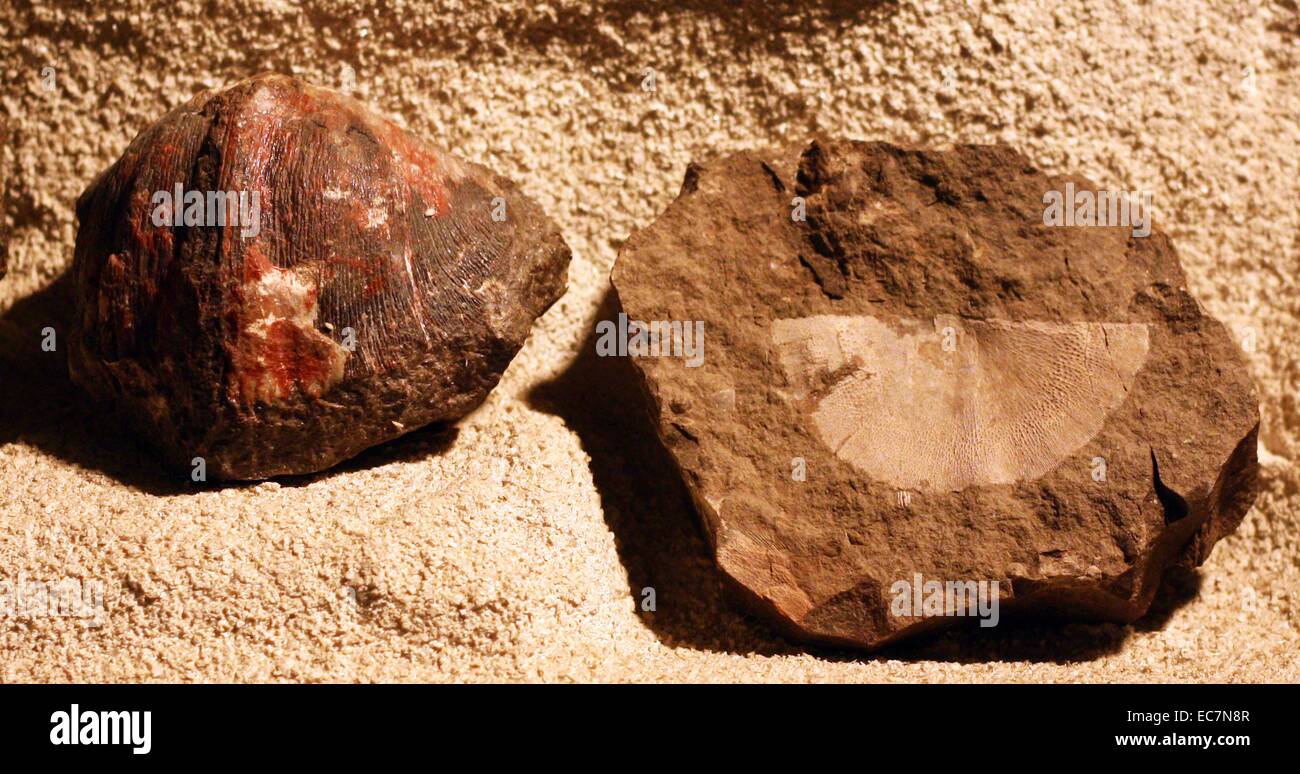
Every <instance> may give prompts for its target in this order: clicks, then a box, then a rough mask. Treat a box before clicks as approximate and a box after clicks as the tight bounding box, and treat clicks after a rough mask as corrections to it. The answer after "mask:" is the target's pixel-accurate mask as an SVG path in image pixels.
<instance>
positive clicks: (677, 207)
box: [613, 139, 1259, 647]
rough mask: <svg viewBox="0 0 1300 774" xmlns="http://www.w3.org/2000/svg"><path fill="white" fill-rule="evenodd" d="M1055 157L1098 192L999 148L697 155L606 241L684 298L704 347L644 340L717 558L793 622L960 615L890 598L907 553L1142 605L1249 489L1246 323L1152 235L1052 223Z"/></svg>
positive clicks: (1120, 605)
mask: <svg viewBox="0 0 1300 774" xmlns="http://www.w3.org/2000/svg"><path fill="white" fill-rule="evenodd" d="M1067 183H1072V184H1073V185H1074V187H1075V188H1076V189H1077V190H1080V191H1082V190H1089V191H1095V190H1096V189H1097V187H1096V186H1094V185H1092V184H1091V183H1089V182H1088V181H1086V180H1083V179H1081V178H1066V177H1051V176H1048V175H1045V174H1043V173H1042V172H1040V171H1038V170H1036V169H1035V168H1034V167H1033V165H1032V164H1031V163H1030V162H1029V161H1028V160H1027V159H1026V158H1025V157H1023V156H1022V155H1020V154H1018V153H1017V152H1015V151H1013V150H1010V149H1008V148H1005V147H991V146H959V147H957V148H955V149H953V150H951V151H945V152H938V151H925V150H916V149H908V148H901V147H897V146H893V145H889V144H884V143H860V142H847V141H834V140H825V139H819V140H816V141H813V142H812V143H810V144H809V145H807V147H806V148H791V149H785V150H775V151H771V152H763V153H740V154H737V155H733V156H730V157H728V158H725V159H722V160H719V161H717V162H715V163H710V164H708V165H707V166H698V165H695V166H692V168H691V169H690V170H689V172H688V174H687V177H686V181H685V184H684V185H683V188H682V192H681V194H680V195H679V197H678V198H677V200H676V201H675V202H674V203H673V204H672V205H671V206H670V207H669V208H668V209H667V210H666V211H665V212H664V213H663V214H662V215H661V216H660V217H659V218H658V219H657V220H656V221H655V223H654V224H653V225H652V226H650V227H648V228H645V229H643V230H641V231H639V232H637V233H635V234H634V235H633V236H632V237H631V238H630V239H629V240H628V242H627V244H626V245H625V246H624V248H623V250H622V252H621V254H620V256H619V259H618V262H617V264H616V266H615V269H614V274H613V281H614V285H615V288H616V290H617V294H618V298H619V302H620V304H621V307H622V309H623V310H624V312H626V314H627V316H628V319H629V320H632V321H642V322H645V323H647V324H650V323H652V322H654V321H702V322H703V323H704V331H705V342H706V345H705V348H704V356H703V362H702V364H701V365H699V366H698V367H690V366H689V365H688V364H687V363H686V362H685V360H684V359H683V358H675V357H671V356H660V357H637V358H635V360H634V362H635V364H636V366H637V368H638V371H639V373H640V374H641V376H642V377H643V383H644V386H645V389H646V393H647V396H648V401H649V405H650V409H651V413H652V415H653V417H654V419H655V420H656V424H657V427H658V432H659V434H660V437H661V440H662V441H663V443H664V445H665V446H666V448H667V449H668V451H669V453H670V455H671V456H672V458H673V459H674V460H675V461H676V463H677V465H678V466H679V468H680V469H681V471H682V474H683V476H684V479H685V481H686V483H687V486H688V488H689V489H690V490H691V492H692V495H693V498H694V500H695V503H696V507H697V509H698V512H699V514H700V517H701V519H702V522H703V525H704V528H705V532H706V533H707V535H708V538H709V540H710V541H711V543H712V546H713V550H714V553H715V559H716V562H717V564H718V566H719V568H720V569H721V570H722V572H723V574H724V575H725V576H726V577H727V578H728V579H729V580H731V581H733V582H734V585H735V586H736V587H737V588H738V589H739V590H740V591H741V592H742V596H743V597H744V598H745V599H747V600H748V601H749V602H751V603H752V604H753V605H754V606H755V607H756V608H757V609H758V610H760V611H761V612H763V613H765V614H767V615H768V616H770V618H772V619H773V620H774V621H776V622H777V623H778V624H779V625H781V626H782V628H784V629H785V630H786V631H787V632H788V633H790V634H792V635H793V636H796V637H799V638H803V639H809V640H816V641H821V642H826V643H832V644H841V645H852V646H861V647H876V646H880V645H883V644H887V643H890V642H893V641H896V640H899V639H901V638H904V637H907V636H909V635H912V634H915V633H918V632H922V631H928V630H933V629H937V628H940V627H942V626H944V625H947V624H952V623H954V622H956V621H959V620H962V618H963V617H960V616H957V615H953V612H954V611H953V610H952V609H951V608H948V609H946V610H944V611H943V612H945V613H946V615H935V614H933V613H934V612H935V611H933V610H931V611H921V614H920V615H917V614H916V613H917V612H918V608H912V609H908V607H907V606H906V605H904V606H903V607H901V608H900V607H898V606H897V605H896V604H895V603H896V602H897V601H898V598H899V597H898V594H897V593H896V590H895V588H894V587H895V584H897V583H900V582H902V583H904V584H909V585H911V587H912V588H916V586H914V585H912V584H913V582H914V579H916V577H917V574H919V575H920V576H921V579H922V580H923V582H930V581H938V582H939V583H942V584H947V583H962V582H967V581H976V582H979V581H986V582H987V581H997V582H998V586H997V593H998V597H999V600H1000V611H1001V614H1002V616H1004V617H1005V616H1006V615H1008V614H1014V615H1024V614H1030V613H1033V614H1047V615H1050V616H1058V615H1059V616H1065V617H1069V618H1079V619H1085V620H1095V619H1104V620H1116V621H1132V620H1134V619H1136V618H1138V617H1140V616H1141V615H1142V614H1143V613H1144V612H1145V611H1146V609H1147V608H1148V606H1149V604H1150V603H1151V600H1152V597H1153V595H1154V592H1155V590H1156V587H1157V585H1158V583H1159V580H1160V577H1161V575H1162V573H1163V571H1164V570H1165V569H1166V568H1168V567H1170V566H1171V565H1175V564H1181V565H1187V566H1193V565H1199V564H1200V563H1201V562H1203V561H1204V560H1205V558H1206V557H1207V556H1208V555H1209V552H1210V550H1211V548H1212V547H1213V546H1214V544H1215V542H1216V541H1218V540H1219V539H1220V538H1222V537H1223V536H1224V535H1226V534H1228V533H1229V532H1231V531H1232V530H1233V529H1235V528H1236V526H1237V525H1238V524H1239V523H1240V521H1241V519H1242V517H1243V516H1244V514H1245V513H1246V511H1247V510H1248V508H1249V507H1250V505H1251V503H1252V502H1253V501H1254V499H1255V495H1256V488H1257V483H1256V478H1257V469H1258V465H1257V462H1256V434H1257V429H1258V423H1259V414H1258V405H1257V399H1256V395H1255V390H1254V387H1253V384H1252V382H1251V380H1250V378H1249V376H1248V374H1247V372H1246V369H1245V365H1244V362H1243V358H1242V356H1241V354H1240V352H1239V351H1238V348H1237V346H1236V345H1235V343H1234V342H1233V341H1232V340H1231V338H1230V337H1229V335H1228V333H1227V331H1226V329H1225V328H1224V327H1223V326H1222V325H1221V324H1220V323H1219V322H1217V321H1215V320H1213V319H1211V318H1210V317H1208V316H1207V315H1206V314H1205V313H1204V312H1203V311H1202V309H1201V307H1200V306H1199V305H1198V303H1197V302H1196V300H1195V299H1193V298H1192V296H1191V295H1190V294H1189V293H1188V291H1187V289H1186V287H1185V281H1184V276H1183V272H1182V269H1181V267H1180V266H1179V263H1178V259H1177V256H1176V254H1175V251H1174V249H1173V247H1172V245H1171V244H1170V242H1169V241H1168V239H1167V238H1166V237H1165V236H1164V235H1163V234H1162V233H1160V232H1159V231H1155V230H1153V231H1151V233H1150V235H1149V236H1147V237H1139V236H1134V229H1133V228H1127V227H1118V226H1116V227H1101V226H1091V227H1089V226H1048V225H1044V196H1045V194H1046V193H1047V192H1049V191H1064V190H1065V188H1066V184H1067ZM801 215H802V216H804V217H800V216H801ZM670 354H671V353H670ZM897 591H898V592H901V591H902V588H898V589H897Z"/></svg>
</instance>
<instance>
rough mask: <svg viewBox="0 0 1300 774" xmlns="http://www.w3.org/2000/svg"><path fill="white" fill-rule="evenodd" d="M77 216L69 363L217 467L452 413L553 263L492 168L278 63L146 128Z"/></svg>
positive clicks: (163, 435) (330, 456)
mask: <svg viewBox="0 0 1300 774" xmlns="http://www.w3.org/2000/svg"><path fill="white" fill-rule="evenodd" d="M77 215H78V217H79V219H80V229H79V231H78V233H77V245H76V256H75V263H74V268H73V283H74V294H75V300H76V309H77V312H76V320H75V324H74V331H73V336H72V337H71V342H72V343H71V348H70V361H69V367H70V370H71V373H72V376H73V378H74V379H75V381H77V382H78V383H79V384H80V385H81V386H82V387H84V388H85V389H86V390H87V391H88V392H89V393H90V394H91V395H92V396H93V397H95V398H98V399H101V400H104V401H108V402H111V403H114V404H116V405H117V406H119V407H120V408H121V409H122V410H123V411H124V412H125V414H126V416H127V417H128V418H129V419H130V421H131V422H132V423H133V424H134V425H135V426H136V427H138V428H139V430H140V431H141V432H142V433H143V434H144V435H145V436H146V437H147V438H149V439H150V440H151V441H152V442H153V443H154V444H155V445H156V446H157V447H158V448H159V449H160V450H161V452H162V453H163V454H164V455H165V456H166V458H167V459H168V460H170V461H171V462H172V463H174V464H176V465H179V466H183V467H186V468H189V467H191V464H192V461H193V460H194V458H203V460H204V463H205V465H206V471H207V475H208V476H210V477H213V478H223V479H255V478H263V477H266V476H273V475H278V474H290V473H306V472H311V471H317V470H321V469H323V468H327V467H329V466H331V465H334V464H335V463H337V462H339V461H340V460H344V459H346V458H348V457H351V456H353V455H355V454H357V453H358V452H360V451H362V450H363V449H365V448H367V447H370V446H373V445H375V444H378V443H381V442H383V441H386V440H389V439H391V438H394V437H396V436H399V435H401V434H403V433H405V432H408V431H410V430H414V429H416V428H419V427H421V426H423V425H427V424H429V423H431V422H436V421H444V420H454V419H456V418H458V417H460V416H462V415H464V414H465V413H466V412H468V411H470V410H471V409H472V408H474V407H475V406H477V405H478V404H479V403H481V402H482V401H483V399H484V398H485V397H486V396H487V394H488V392H489V391H490V390H491V389H492V388H493V387H494V386H495V385H496V383H497V381H498V380H499V378H500V376H501V373H502V371H503V370H504V369H505V368H506V366H507V365H508V364H509V363H510V360H511V359H512V358H513V357H514V355H515V353H516V352H517V351H518V350H519V348H520V347H521V346H522V345H523V342H524V340H525V338H527V336H528V332H529V330H530V328H531V326H532V323H533V321H534V320H535V319H536V318H537V317H538V316H539V315H541V314H542V313H543V312H544V311H546V309H547V307H549V306H550V305H551V304H552V303H553V302H554V301H555V300H556V299H557V298H558V297H559V296H560V295H561V294H562V293H563V291H564V285H565V275H566V269H567V266H568V261H569V249H568V247H567V246H566V245H565V243H564V241H563V238H562V237H561V235H560V233H559V231H558V229H557V228H556V227H555V225H554V224H553V223H552V222H551V221H550V220H549V219H548V218H547V217H546V215H545V214H544V213H543V212H542V211H541V209H540V208H539V207H538V206H537V205H536V204H535V203H533V202H532V201H531V200H529V199H528V198H527V197H525V196H524V195H523V194H522V193H520V191H519V190H518V188H516V186H515V185H514V184H512V183H511V182H510V181H508V180H506V179H504V178H502V177H500V176H498V175H495V174H493V173H492V172H490V171H489V170H487V169H485V168H483V167H481V166H479V165H476V164H471V163H468V162H465V161H462V160H460V159H458V158H456V157H455V156H453V155H451V154H450V153H448V152H447V151H444V150H442V149H439V148H436V147H434V146H431V145H427V144H425V143H424V142H422V141H421V140H419V139H417V138H415V137H413V136H412V135H410V134H408V133H407V132H405V131H404V130H402V129H401V128H399V127H398V126H396V125H395V124H393V123H392V122H390V121H388V120H385V119H383V118H381V117H379V116H377V115H375V114H374V113H372V112H370V111H369V110H367V109H366V108H365V107H364V106H362V105H360V104H358V103H357V102H355V101H353V100H351V99H349V98H347V97H344V96H342V95H340V94H337V93H334V92H331V91H328V90H325V89H319V88H316V87H313V86H309V85H306V84H304V83H302V82H300V81H298V80H295V79H293V78H289V77H285V76H279V75H262V76H258V77H255V78H251V79H249V80H245V81H241V82H239V83H237V84H235V85H233V86H230V87H229V88H226V89H224V90H222V91H217V92H203V93H201V94H199V95H197V96H196V97H194V98H193V99H191V100H190V101H189V102H188V103H186V104H185V105H182V106H180V107H178V108H176V109H174V110H172V111H171V112H170V113H168V114H167V115H166V116H165V117H163V118H162V120H160V121H158V122H157V123H155V124H153V125H152V126H150V127H148V128H146V129H145V130H144V131H142V132H141V133H140V134H139V135H138V136H137V137H136V138H135V140H134V141H133V142H132V143H131V145H130V147H128V148H127V150H126V152H125V153H124V154H123V155H122V158H121V159H119V160H118V161H117V163H115V164H114V165H113V166H112V167H110V168H109V169H108V170H107V171H105V172H104V173H103V174H102V175H100V177H99V178H98V179H97V180H96V181H95V182H94V183H93V184H92V185H91V186H90V187H89V188H88V189H87V191H86V192H85V193H84V194H82V196H81V198H80V199H79V200H78V202H77Z"/></svg>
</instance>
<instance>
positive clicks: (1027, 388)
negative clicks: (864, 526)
mask: <svg viewBox="0 0 1300 774" xmlns="http://www.w3.org/2000/svg"><path fill="white" fill-rule="evenodd" d="M772 342H773V344H774V346H775V348H776V351H777V356H778V358H779V360H780V363H781V366H782V368H783V370H784V371H785V374H786V376H787V378H788V379H789V383H790V386H791V387H792V389H793V391H794V392H793V394H792V395H788V396H787V397H789V398H791V399H793V400H794V401H797V402H800V403H803V404H805V405H806V406H807V407H808V408H809V409H810V410H811V412H812V419H813V424H814V426H815V427H816V430H817V434H818V436H819V437H820V438H821V440H822V441H823V442H824V443H825V444H826V445H827V446H828V447H830V448H831V449H832V450H833V451H834V452H835V454H836V455H837V456H838V457H839V458H840V459H843V460H844V461H846V462H848V463H849V464H851V465H853V466H854V467H855V468H856V469H858V470H860V471H862V472H863V473H865V474H866V475H868V476H870V477H871V478H873V479H876V480H879V481H883V482H886V483H889V484H891V485H894V486H897V487H900V488H907V489H917V490H922V491H926V490H929V491H951V490H959V489H963V488H965V487H968V486H978V485H988V484H1011V483H1015V482H1016V481H1020V480H1024V479H1034V478H1037V477H1039V476H1041V475H1043V474H1044V473H1047V472H1048V471H1050V470H1052V469H1053V468H1055V467H1056V466H1057V465H1059V464H1060V463H1061V461H1062V460H1064V459H1065V458H1066V457H1067V456H1069V455H1070V454H1071V453H1072V452H1074V451H1075V450H1077V449H1078V448H1080V447H1081V446H1083V445H1084V444H1085V443H1087V442H1088V441H1089V440H1090V439H1091V438H1092V437H1093V436H1094V435H1096V434H1097V432H1098V431H1100V429H1101V427H1102V425H1103V424H1104V422H1105V420H1106V417H1107V416H1108V415H1109V414H1110V413H1111V412H1112V411H1114V410H1115V409H1116V408H1117V407H1118V406H1119V405H1120V404H1121V403H1122V402H1123V401H1124V398H1125V396H1126V395H1127V394H1128V391H1129V388H1130V387H1131V386H1132V384H1133V379H1134V377H1135V376H1136V375H1137V373H1138V371H1139V370H1140V369H1141V368H1142V365H1143V363H1144V362H1145V361H1146V357H1147V348H1148V344H1149V342H1148V333H1147V327H1146V325H1143V324H1140V323H1138V324H1135V323H1103V322H1067V323H1056V322H1038V321H1009V320H967V319H961V318H957V317H950V316H939V317H935V318H934V319H932V320H898V321H884V320H879V319H876V318H875V317H871V316H865V315H862V316H840V315H816V316H812V317H803V318H798V319H786V320H775V321H774V322H773V324H772Z"/></svg>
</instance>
